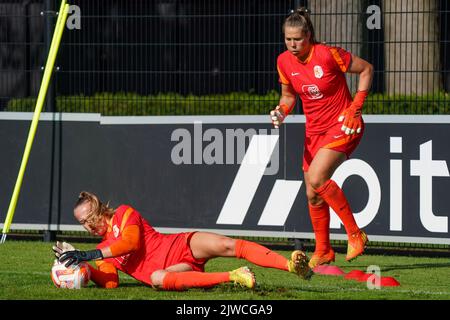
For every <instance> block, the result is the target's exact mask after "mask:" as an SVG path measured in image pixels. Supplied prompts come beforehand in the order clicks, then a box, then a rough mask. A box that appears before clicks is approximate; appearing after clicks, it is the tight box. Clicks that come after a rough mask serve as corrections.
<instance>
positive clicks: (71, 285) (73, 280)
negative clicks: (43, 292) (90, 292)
mask: <svg viewBox="0 0 450 320" xmlns="http://www.w3.org/2000/svg"><path fill="white" fill-rule="evenodd" d="M90 277H91V270H90V269H89V266H88V265H87V263H86V262H81V263H80V264H79V265H78V266H70V267H66V266H65V265H64V264H62V263H59V262H58V260H55V262H54V264H53V266H52V271H51V278H52V281H53V283H54V284H55V286H56V287H58V288H63V289H81V288H82V287H86V286H87V284H88V282H89V279H90Z"/></svg>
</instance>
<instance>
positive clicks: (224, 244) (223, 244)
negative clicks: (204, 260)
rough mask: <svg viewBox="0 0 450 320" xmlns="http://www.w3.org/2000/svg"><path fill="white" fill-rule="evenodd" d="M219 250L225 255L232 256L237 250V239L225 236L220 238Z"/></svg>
mask: <svg viewBox="0 0 450 320" xmlns="http://www.w3.org/2000/svg"><path fill="white" fill-rule="evenodd" d="M219 247H220V248H219V250H220V252H221V255H223V256H232V255H234V252H235V247H236V240H235V239H232V238H228V237H223V238H221V239H220V240H219Z"/></svg>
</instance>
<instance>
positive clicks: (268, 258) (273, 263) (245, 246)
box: [236, 239, 288, 271]
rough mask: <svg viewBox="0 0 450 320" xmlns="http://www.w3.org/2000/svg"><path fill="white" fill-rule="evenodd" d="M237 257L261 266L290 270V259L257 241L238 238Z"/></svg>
mask: <svg viewBox="0 0 450 320" xmlns="http://www.w3.org/2000/svg"><path fill="white" fill-rule="evenodd" d="M236 257H237V258H239V259H245V260H247V261H250V262H251V263H254V264H256V265H258V266H261V267H268V268H275V269H280V270H286V271H287V270H288V266H287V264H288V260H287V259H286V258H285V257H283V256H282V255H281V254H278V253H276V252H273V251H272V250H270V249H268V248H266V247H264V246H262V245H260V244H257V243H255V242H251V241H246V240H241V239H238V240H236Z"/></svg>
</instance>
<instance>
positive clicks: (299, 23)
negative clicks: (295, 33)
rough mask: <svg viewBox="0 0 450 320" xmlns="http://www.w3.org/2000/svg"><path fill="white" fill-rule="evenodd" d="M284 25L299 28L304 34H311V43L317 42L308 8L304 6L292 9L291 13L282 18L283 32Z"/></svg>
mask: <svg viewBox="0 0 450 320" xmlns="http://www.w3.org/2000/svg"><path fill="white" fill-rule="evenodd" d="M286 27H294V28H300V29H301V30H302V32H304V33H305V34H307V33H309V34H310V35H311V37H310V41H311V43H317V40H316V36H315V33H314V26H313V24H312V22H311V18H310V16H309V10H308V9H306V8H305V7H301V8H298V9H296V10H293V11H292V12H291V14H290V15H289V16H288V17H287V18H286V19H285V20H284V23H283V33H284V31H285V29H286Z"/></svg>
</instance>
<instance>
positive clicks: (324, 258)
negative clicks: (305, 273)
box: [309, 248, 335, 269]
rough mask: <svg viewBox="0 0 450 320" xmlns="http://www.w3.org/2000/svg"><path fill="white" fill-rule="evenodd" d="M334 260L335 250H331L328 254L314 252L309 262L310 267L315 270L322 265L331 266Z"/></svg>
mask: <svg viewBox="0 0 450 320" xmlns="http://www.w3.org/2000/svg"><path fill="white" fill-rule="evenodd" d="M334 259H335V255H334V250H333V249H331V248H330V249H329V250H328V252H317V253H316V252H314V254H313V256H312V257H311V259H310V260H309V267H310V268H311V269H314V268H315V267H317V266H320V265H322V264H330V263H331V262H334Z"/></svg>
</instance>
